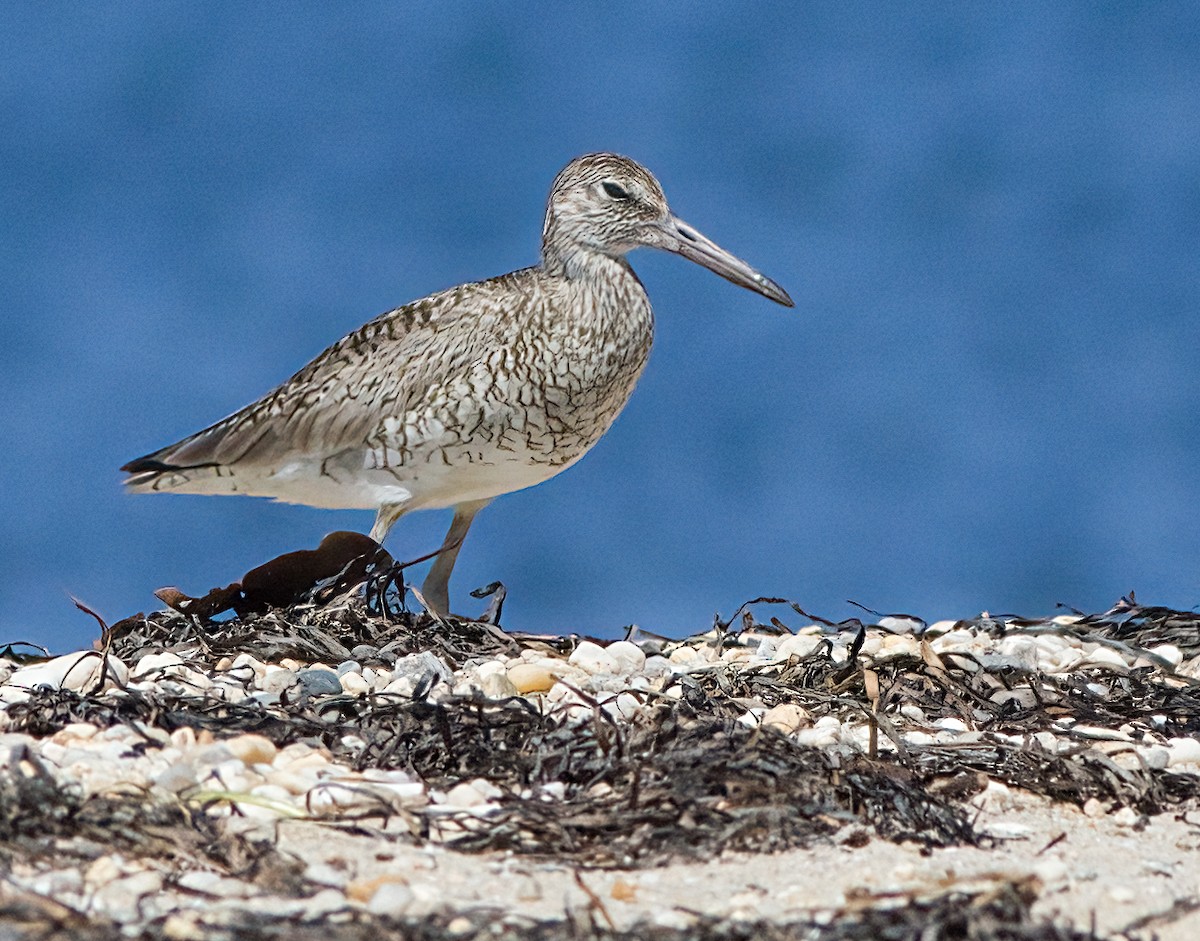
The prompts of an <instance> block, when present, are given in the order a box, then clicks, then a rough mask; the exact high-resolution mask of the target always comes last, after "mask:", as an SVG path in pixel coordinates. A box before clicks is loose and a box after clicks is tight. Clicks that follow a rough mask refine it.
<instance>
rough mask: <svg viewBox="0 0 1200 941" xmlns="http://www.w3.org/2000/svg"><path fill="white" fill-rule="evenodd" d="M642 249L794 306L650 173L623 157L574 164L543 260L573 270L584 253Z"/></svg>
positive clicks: (556, 196) (546, 231)
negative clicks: (671, 202)
mask: <svg viewBox="0 0 1200 941" xmlns="http://www.w3.org/2000/svg"><path fill="white" fill-rule="evenodd" d="M642 245H645V246H648V247H650V248H660V249H662V250H664V251H668V252H674V253H675V254H678V255H682V256H683V257H684V258H688V259H690V260H691V261H694V262H696V263H697V264H701V265H703V266H704V267H705V268H708V269H709V270H710V271H714V272H716V273H717V274H719V275H720V276H721V277H723V278H725V279H727V280H729V281H732V282H733V283H734V284H737V285H740V286H741V287H744V288H749V289H750V290H751V291H754V292H756V293H758V294H761V295H763V297H767V298H770V299H771V300H773V301H775V302H777V303H779V304H784V305H786V306H787V307H791V306H793V305H792V299H791V298H790V297H788V294H787V291H785V290H784V289H783V288H781V287H780V286H779V285H778V284H776V283H775V282H774V281H772V280H771V279H770V278H768V277H766V276H765V275H762V274H760V273H759V272H758V271H756V270H755V269H754V268H752V267H750V265H748V264H746V262H744V261H742V260H741V259H740V258H737V257H736V256H734V255H731V254H730V253H729V252H727V251H725V249H723V248H721V247H720V246H719V245H717V244H716V243H715V242H712V241H710V240H709V239H707V238H705V237H704V236H703V235H701V234H700V233H699V232H697V231H696V230H695V229H694V228H692V227H691V226H690V225H688V224H687V223H686V222H684V221H683V220H682V219H679V218H678V217H677V216H676V215H675V214H674V213H672V212H671V208H670V206H668V205H667V198H666V196H665V195H663V191H662V186H660V185H659V182H658V180H656V179H655V178H654V175H653V174H652V173H651V172H650V171H649V170H647V169H646V168H645V167H643V166H641V165H640V164H638V163H636V162H635V161H633V160H630V159H629V158H628V157H622V156H620V155H618V154H587V155H586V156H583V157H576V158H575V159H574V160H572V161H571V162H570V163H569V164H567V165H566V166H565V167H564V168H563V169H562V171H561V172H560V173H559V174H558V176H557V177H556V178H555V180H554V185H553V186H552V187H551V188H550V200H549V203H548V205H547V207H546V222H545V225H544V227H543V229H542V257H543V260H544V261H545V262H546V263H553V262H556V261H557V262H561V263H564V264H566V265H567V267H568V268H569V267H570V261H571V259H572V258H576V257H578V256H579V255H580V254H581V253H582V254H584V255H586V254H589V253H598V254H601V255H608V256H610V257H613V258H620V257H623V256H624V255H625V254H626V253H627V252H630V251H632V250H633V249H635V248H638V247H639V246H642Z"/></svg>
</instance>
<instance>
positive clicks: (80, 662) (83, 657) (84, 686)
mask: <svg viewBox="0 0 1200 941" xmlns="http://www.w3.org/2000/svg"><path fill="white" fill-rule="evenodd" d="M102 669H104V664H103V663H102V661H101V656H100V654H98V653H96V652H95V651H90V650H85V651H82V652H80V653H69V654H64V655H63V656H61V657H55V658H54V659H53V660H47V661H46V662H45V663H33V664H30V665H29V666H27V667H21V669H19V670H17V671H16V672H14V673H13V675H12V676H10V677H9V678H8V685H9V686H13V687H18V688H23V689H36V688H37V687H39V686H49V687H50V688H51V689H71V690H75V691H76V692H81V691H84V690H88V691H90V690H91V689H92V688H93V687H95V685H96V683H97V681H98V680H99V677H100V671H101V670H102ZM128 682H129V668H128V667H126V666H125V664H124V663H122V662H121V661H120V660H118V659H117V658H116V657H113V656H111V655H110V656H109V657H108V661H107V673H106V675H105V679H104V685H103V686H102V687H101V688H102V689H109V688H111V687H112V686H113V685H114V684H115V685H118V686H124V685H125V684H126V683H128Z"/></svg>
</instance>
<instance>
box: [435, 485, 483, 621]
mask: <svg viewBox="0 0 1200 941" xmlns="http://www.w3.org/2000/svg"><path fill="white" fill-rule="evenodd" d="M491 502H492V501H491V500H475V501H472V502H471V503H460V504H459V505H458V506H456V507H455V508H454V522H452V523H451V524H450V531H449V532H448V533H446V539H445V541H444V542H443V543H442V549H441V551H440V552H439V553H438V557H437V558H436V559H435V560H434V562H433V568H431V569H430V570H429V574H428V575H426V576H425V583H424V584H423V585H422V586H421V594H423V595H424V596H425V603H426V604H428V605H429V606H430V607H431V608H433V610H434V611H436V612H437V613H438V614H441V615H447V614H449V613H450V573H451V572H452V571H454V561H455V560H456V559H457V558H458V550H459V549H461V548H462V544H463V540H464V539H466V538H467V530H468V529H470V528H471V521H472V520H473V519H475V514H476V513H478V512H479V511H480V510H482V509H483V508H484V507H485V506H487V505H488V504H489V503H491Z"/></svg>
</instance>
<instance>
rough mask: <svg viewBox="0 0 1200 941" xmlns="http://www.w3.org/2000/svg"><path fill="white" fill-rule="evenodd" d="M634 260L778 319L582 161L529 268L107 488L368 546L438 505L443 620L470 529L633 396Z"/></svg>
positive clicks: (558, 182)
mask: <svg viewBox="0 0 1200 941" xmlns="http://www.w3.org/2000/svg"><path fill="white" fill-rule="evenodd" d="M643 245H645V246H650V247H654V248H661V249H664V250H666V251H671V252H676V253H678V254H681V255H683V256H684V257H687V258H690V259H692V260H693V261H696V262H698V263H700V264H703V265H705V266H706V267H708V268H710V269H711V270H713V271H715V272H717V273H718V274H720V275H722V276H723V277H725V278H728V279H729V280H730V281H733V282H734V283H735V284H740V285H742V286H743V287H747V288H750V289H751V290H753V291H757V292H758V293H760V294H762V295H764V296H765V297H768V298H770V299H772V300H774V301H777V302H779V303H781V304H786V305H787V306H789V307H790V306H791V304H792V302H791V299H790V298H789V297H788V296H787V293H786V292H785V291H784V290H783V289H782V288H780V287H779V286H778V285H777V284H775V283H774V282H773V281H770V280H769V279H767V278H765V277H763V276H762V275H761V274H759V273H758V272H756V271H754V270H753V269H752V268H750V267H749V266H748V265H747V264H746V263H745V262H742V261H740V260H738V259H737V258H735V257H733V256H732V255H730V254H728V253H727V252H725V251H724V250H722V249H720V248H718V247H717V246H716V245H714V244H713V243H712V242H709V241H708V240H707V239H705V238H704V237H703V236H702V235H700V234H699V233H698V232H696V231H695V230H694V229H692V228H691V227H690V226H688V225H686V224H685V223H683V222H681V221H680V220H678V219H677V218H675V216H673V215H672V214H671V212H670V209H669V208H668V206H667V202H666V198H665V197H664V196H663V192H662V188H661V187H660V186H659V184H658V181H657V180H655V179H654V177H653V176H652V175H651V174H650V173H649V172H648V171H647V170H645V169H644V168H643V167H641V166H639V165H638V164H637V163H635V162H633V161H632V160H629V159H628V158H626V157H620V156H617V155H615V154H590V155H588V156H585V157H579V158H577V159H576V160H573V161H572V162H571V163H570V164H568V165H567V166H566V167H565V168H564V169H563V170H562V172H561V173H559V175H558V177H557V178H556V179H555V181H554V185H553V187H552V188H551V191H550V199H549V203H548V206H547V210H546V221H545V225H544V228H543V234H542V261H541V264H540V265H538V266H537V267H534V268H525V269H523V270H521V271H515V272H512V273H511V274H506V275H502V276H500V277H498V278H492V279H490V280H488V281H479V282H474V283H471V284H464V285H460V286H459V287H455V288H450V289H449V290H447V291H442V292H440V293H437V294H432V295H430V296H429V297H426V298H422V299H421V300H419V301H414V302H412V303H411V304H406V305H405V306H403V307H399V308H397V309H395V310H393V311H389V312H388V313H386V314H383V315H382V316H380V317H378V318H376V319H375V320H372V321H371V322H370V323H368V324H366V325H364V326H363V327H360V328H359V329H358V330H356V331H355V332H354V333H351V334H350V335H349V336H347V337H344V338H343V339H341V340H339V341H338V342H337V343H335V344H334V345H333V346H331V347H330V348H329V349H328V350H326V351H325V352H324V353H322V354H321V355H320V356H318V357H317V358H316V359H315V360H313V361H312V362H311V363H309V364H308V365H307V366H305V367H304V368H303V369H302V370H300V372H298V373H297V374H296V375H295V376H293V377H292V378H291V379H289V380H288V381H287V382H285V383H284V384H283V385H281V386H279V387H278V388H277V389H275V390H274V391H273V392H270V393H269V394H267V395H266V396H264V397H263V398H262V399H260V400H259V401H257V402H255V403H253V404H251V405H248V406H246V407H245V408H243V409H242V410H241V411H238V412H236V413H234V414H233V415H230V416H229V417H228V418H226V419H224V420H223V421H220V422H217V424H215V425H213V426H211V427H209V428H206V429H204V430H203V431H200V432H198V433H196V434H194V435H191V436H190V437H188V438H185V439H183V440H182V441H179V442H177V443H176V444H173V445H170V446H168V447H166V448H163V449H162V450H159V451H156V452H154V453H153V454H149V455H147V456H146V457H143V458H139V459H137V460H135V461H131V462H130V463H128V464H126V465H125V466H124V467H123V468H122V470H124V471H126V472H128V474H129V477H128V478H127V479H126V481H125V483H126V485H127V486H128V488H129V489H130V490H133V491H136V492H154V491H167V490H171V491H176V492H180V493H208V494H228V493H238V494H247V495H250V496H261V497H273V498H274V499H277V500H282V501H284V502H287V503H303V504H307V505H309V506H318V507H329V508H369V509H375V510H376V511H377V516H376V520H375V526H374V528H373V529H372V531H371V535H372V537H374V538H375V539H376V540H378V541H380V542H382V541H383V539H384V538H385V537H386V536H387V533H388V530H389V529H390V528H391V526H392V525H393V524H394V523H395V522H396V520H397V519H399V518H400V516H401V515H403V514H404V513H407V512H409V511H410V510H421V509H435V508H440V507H454V508H455V517H454V522H453V524H452V525H451V528H450V532H449V534H448V535H447V537H446V542H445V544H444V546H443V550H442V552H441V554H440V555H439V557H438V559H437V561H436V562H435V563H434V565H433V568H432V570H431V571H430V573H429V577H428V578H427V579H426V581H425V586H424V595H425V598H426V601H427V603H428V604H429V605H430V606H431V607H432V608H434V609H435V610H437V611H439V612H441V613H445V612H446V611H447V610H448V606H449V588H448V583H449V578H450V572H451V570H452V569H453V566H454V560H455V558H456V557H457V554H458V549H459V546H460V545H461V543H462V539H463V537H465V536H466V532H467V529H468V528H469V527H470V524H471V520H472V519H473V518H474V516H475V514H476V513H477V512H478V511H479V510H480V509H482V507H484V506H485V505H486V504H487V503H488V502H490V501H491V500H492V499H494V498H495V497H497V496H499V495H500V494H502V493H510V492H512V491H514V490H520V489H523V488H525V487H530V486H533V485H534V484H537V483H540V482H542V481H543V480H546V479H548V478H550V477H553V476H554V475H555V474H557V473H559V472H560V471H562V470H564V469H566V468H567V467H569V466H570V465H571V464H573V463H575V461H577V460H579V458H581V457H582V456H583V455H584V454H585V453H586V452H587V450H588V449H589V448H590V447H591V446H592V445H593V444H595V443H596V441H597V440H598V439H599V438H600V436H601V435H603V434H604V432H605V431H606V430H607V429H608V427H609V426H610V425H611V424H612V422H613V420H614V419H615V418H616V417H617V415H618V413H619V412H620V411H621V409H622V408H623V407H624V405H625V402H626V401H627V400H628V398H629V395H630V393H631V392H632V391H633V387H634V385H635V384H636V383H637V380H638V377H639V376H640V375H641V372H642V369H643V367H644V366H645V364H646V358H647V356H648V355H649V352H650V344H651V341H652V339H653V335H654V319H653V315H652V314H651V311H650V302H649V299H648V298H647V297H646V292H645V290H644V289H643V288H642V285H641V282H640V281H638V278H637V276H636V275H635V274H634V273H633V270H632V269H631V268H630V267H629V264H628V262H627V261H626V260H625V255H626V253H627V252H629V251H631V250H632V249H634V248H637V247H639V246H643Z"/></svg>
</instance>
